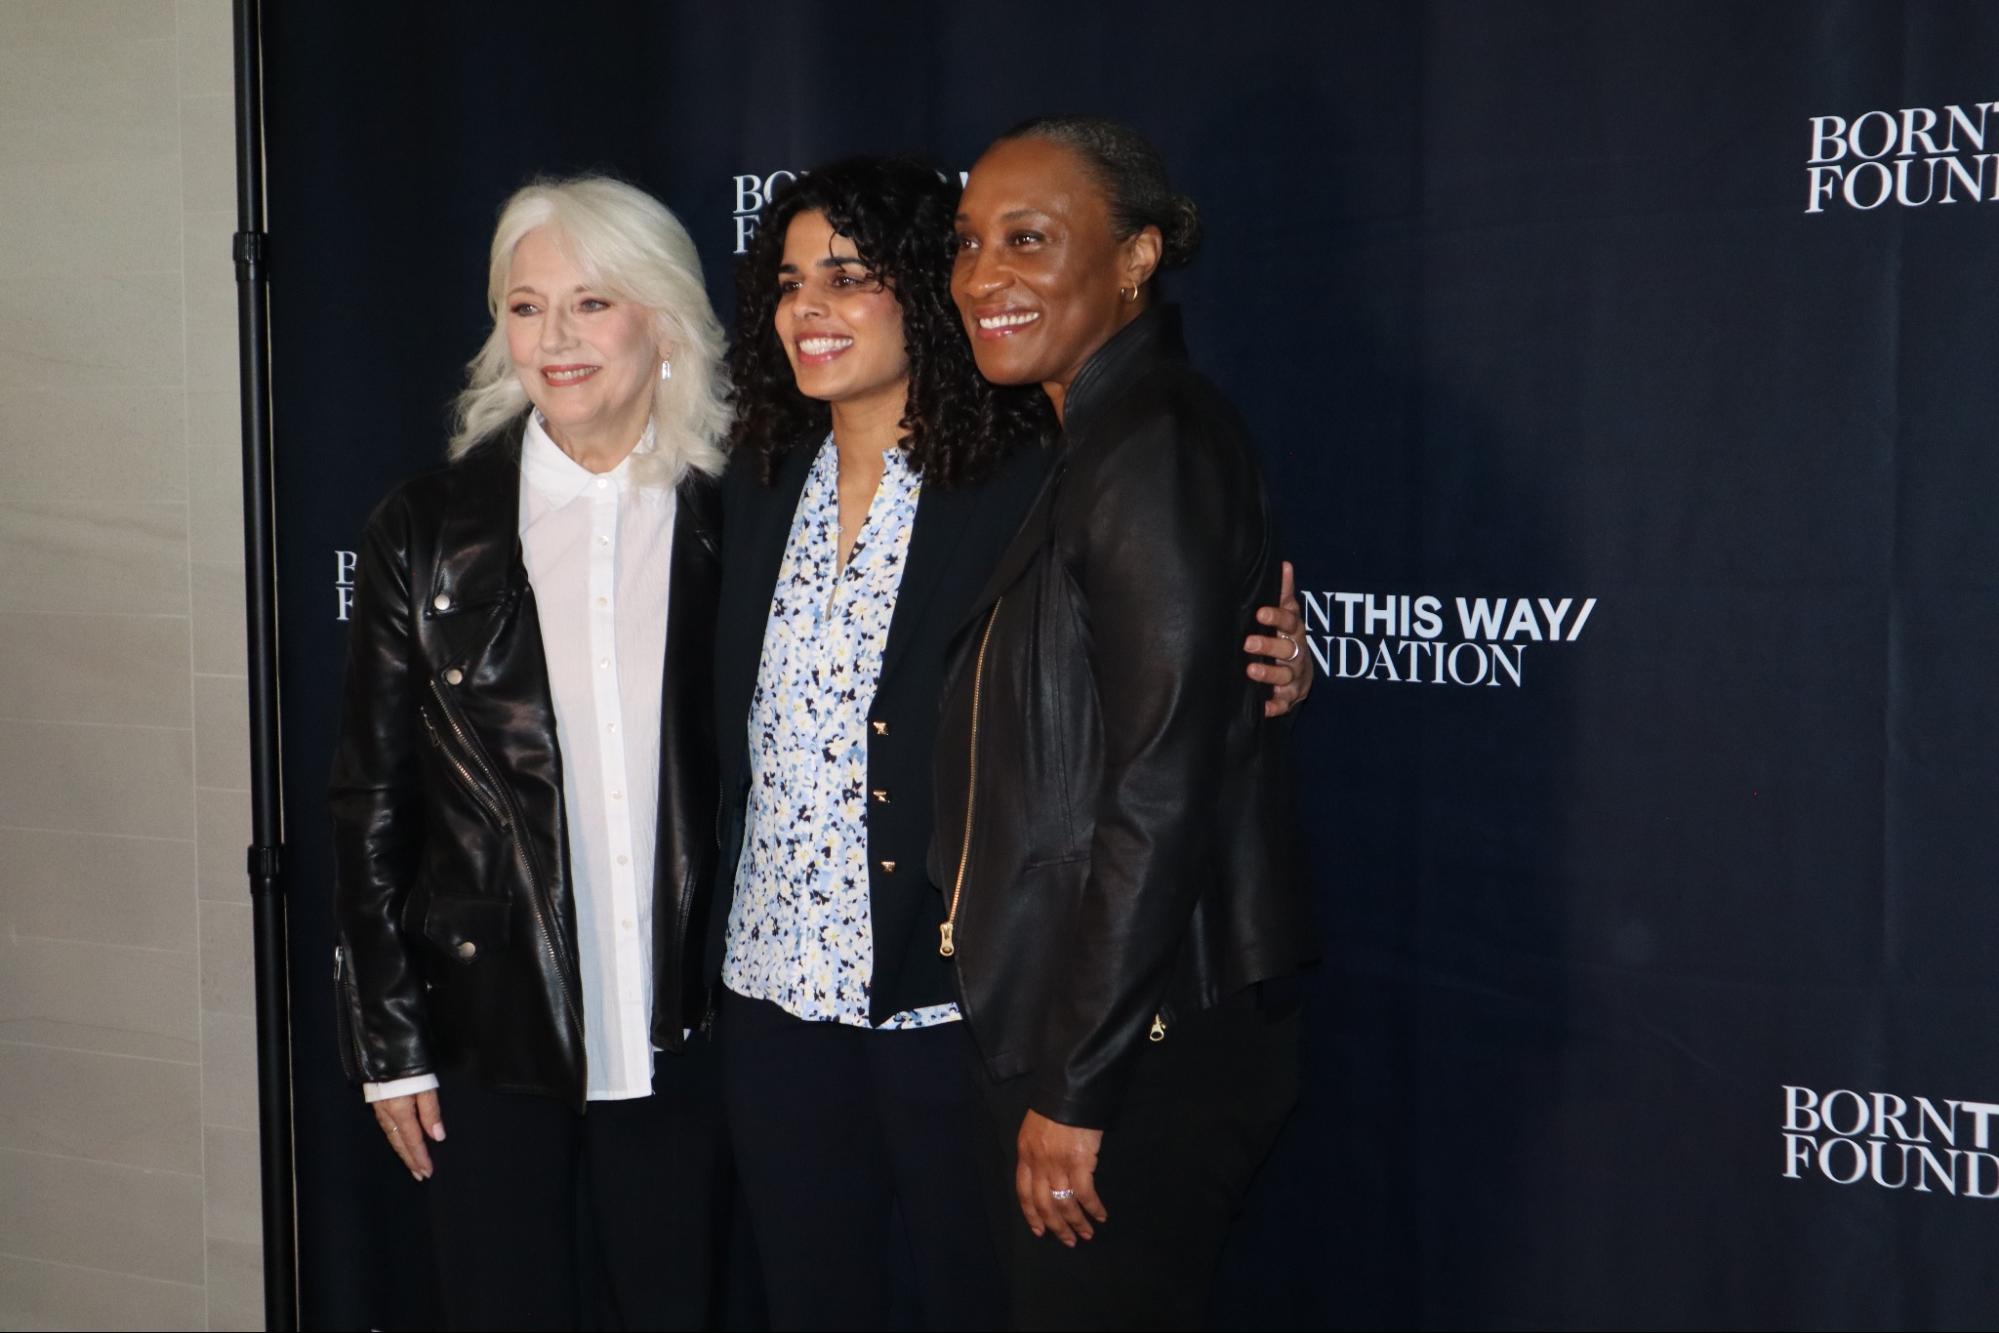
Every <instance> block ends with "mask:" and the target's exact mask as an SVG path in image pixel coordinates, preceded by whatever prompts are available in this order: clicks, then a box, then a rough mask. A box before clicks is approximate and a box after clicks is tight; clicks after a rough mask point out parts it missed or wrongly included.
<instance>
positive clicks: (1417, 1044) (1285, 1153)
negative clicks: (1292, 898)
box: [265, 0, 1999, 1327]
mask: <svg viewBox="0 0 1999 1333" xmlns="http://www.w3.org/2000/svg"><path fill="white" fill-rule="evenodd" d="M265 8H266V22H267V40H268V43H269V50H268V61H269V79H268V83H267V85H266V91H267V99H268V105H269V117H270V189H271V198H270V206H271V207H270V212H271V229H272V233H273V239H272V254H273V255H274V260H273V270H272V271H273V274H274V283H275V285H274V291H273V297H272V300H273V306H274V327H275V336H274V343H275V365H276V378H277V384H276V403H277V410H276V422H277V431H278V479H279V493H280V501H279V518H280V544H281V553H282V571H281V573H282V584H281V586H282V595H283V605H282V611H283V662H284V681H283V686H284V709H285V729H284V742H285V756H284V757H285V780H286V815H287V834H286V837H287V842H288V844H289V856H288V860H287V869H288V876H287V878H288V883H289V886H290V891H291V894H292V903H293V906H292V918H291V919H292V926H293V933H294V947H295V953H294V958H293V973H292V975H293V988H294V996H293V1002H294V1006H295V1021H296V1048H295V1049H296V1061H297V1069H296V1084H297V1088H298V1094H299V1100H298V1144H299V1154H300V1156H299V1198H300V1212H301V1222H302V1231H303V1246H304V1254H303V1260H304V1264H303V1267H304V1287H305V1289H304V1299H305V1309H306V1312H307V1317H308V1320H309V1322H310V1323H312V1324H314V1325H340V1326H348V1327H359V1326H366V1325H368V1324H375V1325H377V1326H381V1325H384V1324H387V1325H397V1324H403V1325H407V1324H409V1323H413V1322H417V1321H419V1320H420V1319H422V1318H423V1317H424V1316H425V1314H426V1310H425V1308H424V1306H423V1304H422V1300H421V1291H422V1278H421V1270H422V1254H421V1249H422V1247H421V1227H420V1225H419V1222H420V1218H421V1212H422V1209H421V1196H420V1194H419V1193H418V1189H419V1187H418V1186H416V1185H414V1184H412V1183H411V1182H410V1181H409V1179H408V1177H407V1175H406V1174H403V1173H401V1172H400V1171H399V1170H398V1169H397V1168H396V1167H395V1165H394V1163H393V1161H392V1159H391V1157H390V1155H389V1153H388V1151H387V1150H386V1148H385V1147H384V1146H383V1145H382V1144H381V1142H380V1141H379V1138H378V1135H377V1131H376V1130H375V1129H374V1127H373V1124H372V1120H371V1119H370V1117H368V1116H367V1115H366V1114H365V1113H364V1112H363V1111H362V1109H361V1107H360V1104H359V1099H358V1096H357V1095H356V1094H354V1093H352V1092H350V1091H348V1090H347V1089H345V1088H344V1087H343V1086H342V1084H341V1082H340V1076H339V1072H338V1063H337V1060H336V1058H335V1052H334V1046H333V1038H332V1019H331V1010H330V1002H329V1000H330V988H329V985H328V974H329V971H330V962H329V960H330V958H331V941H330V929H329V921H328V908H327V900H328V892H329V890H328V853H327V846H328V836H327V821H326V816H325V807H324V791H325V774H326V771H327V767H328V758H329V754H330V744H331V737H332V735H333V730H334V726H335V686H336V680H337V675H338V670H339V663H340V658H341V647H342V634H343V629H344V626H343V618H344V616H345V615H346V612H347V608H348V604H349V598H350V596H351V593H352V588H351V579H352V573H353V556H352V554H351V553H352V550H353V548H354V546H355V543H356V535H357V531H358V529H359V526H360V523H361V520H362V518H363V517H364V515H365V514H366V513H367V511H368V509H369V507H370V506H371V505H372V503H373V502H374V500H375V499H376V498H377V497H378V496H379V495H380V494H381V493H382V492H383V491H384V490H385V489H386V488H387V487H388V486H389V485H390V484H391V483H392V482H394V481H395V480H396V479H398V478H400V477H402V476H405V475H407V474H409V473H411V472H413V471H416V470H418V469H420V468H423V467H426V466H429V465H431V464H433V463H434V461H435V460H437V459H438V458H439V456H440V454H441V450H442V448H443V441H444V438H445V434H446V426H445V421H446V416H445V410H446V403H447V400H448V399H449V398H450V396H451V394H452V392H453V391H454V389H455V387H456V386H457V385H458V383H459V380H460V375H461V367H462V365H463V363H464V361H465V360H466V359H467V358H468V357H469V356H470V355H471V354H472V352H473V350H474V349H475V348H476V346H477V345H478V343H479V340H480V338H481V336H482V331H483V321H484V310H483V299H484V293H483V284H484V265H485V252H486V242H487V236H488V233H489V228H490V226H491V223H492V220H493V217H494V211H495V209H496V207H497V206H498V204H499V202H500V201H501V199H502V198H503V197H504V196H505V195H506V194H507V193H508V192H509V191H510V190H511V189H512V188H513V187H514V186H516V185H518V184H519V183H520V182H521V181H522V180H523V179H524V178H526V177H527V176H529V175H532V174H535V173H542V172H568V171H576V170H583V169H608V170H612V171H615V172H618V173H620V174H622V175H624V176H626V177H628V178H630V179H632V180H634V181H636V182H638V183H639V184H641V185H643V186H645V187H646V188H648V189H650V190H652V191H654V192H656V193H657V194H658V195H659V196H660V197H662V198H663V199H665V200H666V201H667V202H668V203H669V204H670V205H671V206H672V207H673V208H674V209H675V210H676V211H677V212H678V213H679V214H680V216H681V217H682V218H683V219H684V220H685V221H686V222H687V224H688V226H689V227H690V228H691V230H692V231H693V233H694V235H695V237H696V238H697V240H698V241H699V242H700V244H701V247H702V250H703V258H704V260H705V262H706V264H707V268H708V275H709V279H710V283H711V287H712V290H713V292H714V294H715V297H716V300H717V302H718V305H719V306H720V307H721V308H722V309H724V310H725V311H726V310H728V309H730V308H732V307H731V299H730V291H731V284H732V268H733V258H734V256H735V255H736V254H737V253H738V252H739V251H740V250H741V248H742V245H743V242H744V240H745V238H746V237H747V236H748V235H749V234H750V232H751V229H752V228H754V227H755V225H756V213H757V210H758V208H759V206H760V205H761V204H762V202H763V200H764V199H766V198H767V197H769V195H770V194H771V193H772V192H773V191H774V190H782V188H783V187H784V183H785V182H786V181H788V180H789V179H791V178H792V177H793V175H794V174H795V173H798V172H802V171H805V170H807V169H809V168H810V167H811V166H812V165H813V164H814V163H815V162H819V161H824V160H827V159H830V158H832V157H835V156H839V155H842V154H847V153H852V152H856V151H863V150H905V151H915V152H919V153H922V154H925V155H927V156H929V157H931V158H932V159H934V160H935V161H936V162H938V163H939V164H940V165H941V166H943V167H944V168H946V169H951V170H959V169H963V168H966V167H969V166H970V164H971V162H972V160H973V159H974V158H975V157H976V155H977V154H978V152H979V150H980V148H981V147H982V146H983V145H984V144H985V143H986V142H987V141H988V139H989V138H990V137H991V136H992V135H993V134H994V133H996V132H997V131H999V130H1001V129H1003V128H1004V127H1006V126H1007V125H1009V124H1011V123H1013V122H1015V121H1017V120H1019V119H1021V118H1024V117H1026V116H1029V115H1032V114H1037V113H1045V112H1063V111H1088V112H1096V113H1102V114H1107V115H1111V116H1116V117H1120V118H1123V119H1126V120H1129V121H1130V122H1132V123H1134V124H1136V125H1138V126H1140V127H1142V128H1143V129H1144V130H1145V131H1146V132H1147V133H1149V134H1150V135H1151V136H1153V137H1154V138H1155V140H1156V141H1157V142H1158V143H1159V145H1160V146H1161V147H1162V149H1163V150H1164V152H1165V155H1166V157H1167V159H1168V161H1169V163H1170V164H1171V166H1172V168H1173V170H1174V172H1175V174H1176V177H1177V183H1178V184H1179V185H1180V187H1181V188H1183V189H1184V190H1186V191H1187V192H1189V193H1190V194H1192V195H1193V196H1194V197H1195V198H1196V199H1197V200H1198V201H1199V203H1200V205H1201V207H1202V209H1203V210H1204V212H1205V216H1206V219H1207V223H1208V241H1207V244H1206V247H1205V249H1204V251H1203V253H1202V254H1201V256H1200V257H1199V259H1198V260H1197V262H1196V263H1195V265H1194V266H1193V267H1192V268H1191V269H1189V270H1187V271H1185V272H1184V273H1181V274H1175V275H1173V278H1172V281H1171V285H1170V286H1171V295H1172V296H1173V297H1175V298H1176V299H1177V300H1179V301H1180V302H1181V303H1183V305H1184V307H1185V310H1186V318H1187V326H1188V330H1189V334H1190V338H1191V342H1192V345H1193V348H1194V352H1195V355H1196V357H1197V359H1198V360H1199V362H1200V363H1201V364H1202V365H1203V366H1204V367H1205V368H1206V369H1207V370H1208V371H1209V372H1210V373H1211V374H1212V375H1213V376H1214V377H1215V378H1216V379H1217V380H1218V381H1220V383H1221V384H1222V385H1223V386H1224V387H1225V388H1226V389H1227V390H1228V391H1229V392H1230V393H1231V394H1232V395H1233V397H1234V398H1235V400H1236V401H1237V402H1238V403H1239V404H1240V405H1241V406H1242V409H1243V411H1244V412H1245V413H1246V415H1247V416H1248V419H1249V421H1250V422H1251V423H1252V425H1253V426H1254V428H1255V431H1256V434H1257V437H1258V440H1259V442H1260V444H1261V447H1262V449H1263V453H1264V459H1265V462H1266V465H1267V467H1268V471H1269V479H1270V484H1271V486H1272V488H1273V489H1274V490H1275V492H1276V493H1277V494H1278V495H1279V497H1280V499H1281V504H1282V508H1283V513H1284V517H1285V520H1286V523H1287V525H1288V531H1289V538H1288V541H1289V552H1290V555H1291V556H1292V558H1293V559H1294V560H1295V561H1296V562H1297V565H1298V568H1299V570H1300V571H1301V581H1302V585H1303V588H1304V599H1305V605H1306V612H1307V616H1308V619H1309V621H1310V627H1311V650H1312V652H1313V654H1314V655H1315V657H1316V658H1317V661H1318V664H1319V668H1320V671H1321V680H1320V683H1319V687H1318V689H1317V691H1316V693H1315V695H1314V697H1313V699H1312V701H1311V703H1310V705H1309V706H1308V708H1307V710H1306V711H1305V713H1304V715H1303V716H1302V717H1301V718H1300V719H1299V721H1298V723H1297V725H1296V739H1297V742H1298V745H1297V750H1298V757H1299V782H1300V784H1301V788H1302V792H1303V796H1304V807H1305V809H1306V811H1307V812H1308V813H1307V817H1306V830H1305V832H1306V835H1307V837H1308V838H1309V841H1310V847H1311V852H1312V864H1313V866H1314V868H1315V874H1316V885H1317V889H1316V891H1317V896H1318V902H1319V907H1320V912H1319V918H1320V923H1321V929H1322V931H1323V935H1324V940H1325V945H1326V960H1325V963H1324V965H1323V967H1322V968H1321V969H1320V971H1319V972H1318V974H1317V975H1316V976H1315V977H1314V979H1313V990H1312V1001H1311V1011H1310V1029H1309V1052H1308V1054H1309V1077H1308V1086H1307V1093H1306V1097H1305V1100H1304V1103H1303V1105H1302V1106H1301V1107H1300V1109H1299V1112H1298V1115H1297V1116H1296V1118H1295V1120H1294V1122H1293V1123H1292V1125H1291V1127H1290V1129H1289V1131H1288V1132H1287V1135H1286V1137H1285V1139H1284V1141H1283V1143H1282V1144H1281V1146H1280V1148H1279V1150H1278V1152H1277V1154H1276V1156H1275V1158H1274V1159H1273V1160H1272V1162H1271V1163H1270V1165H1269V1168H1268V1170H1267V1171H1266V1173H1265V1176H1264V1178H1263V1180H1262V1182H1261V1183H1260V1185H1259V1187H1258V1190H1257V1192H1256V1194H1255V1196H1254V1197H1253V1198H1252V1199H1251V1201H1250V1204H1249V1206H1248V1208H1247V1210H1246V1212H1245V1215H1244V1216H1243V1218H1242V1220H1241V1222H1240V1224H1239V1226H1238V1229H1237V1233H1236V1237H1235V1240H1234V1242H1233V1245H1232V1249H1231V1254H1230V1258H1229V1262H1228V1265H1227V1270H1226V1272H1225V1273H1224V1275H1223V1282H1222V1289H1221V1295H1220V1297H1219V1304H1218V1308H1217V1310H1216V1312H1215V1314H1216V1318H1217V1320H1218V1321H1220V1322H1223V1323H1227V1324H1232V1325H1239V1324H1299V1325H1308V1324H1309V1325H1320V1326H1323V1325H1326V1324H1333V1325H1353V1326H1367V1325H1376V1324H1382V1323H1388V1324H1403V1325H1406V1324H1423V1325H1431V1326H1452V1325H1465V1324H1470V1325H1484V1326H1490V1325H1546V1326H1562V1327H1595V1326H1602V1325H1621V1326H1660V1327H1666V1326H1717V1325H1727V1326H1739V1325H1744V1324H1760V1325H1843V1326H1877V1327H1888V1326H1906V1325H1978V1324H1988V1323H1990V1322H1992V1321H1993V1319H1994V1318H1995V1316H1999V1263H1994V1262H1993V1255H1994V1254H1995V1253H1999V1025H1995V1022H1994V1014H1995V999H1999V987H1995V983H1994V970H1995V967H1999V891H1995V890H1999V759H1995V751H1999V682H1995V674H1999V603H1995V592H1999V522H1995V521H1994V517H1995V516H1994V509H1995V504H1999V449H1995V445H1999V439H1995V424H1994V423H1995V422H1996V421H1999V372H1995V369H1994V349H1995V347H1999V339H1995V336H1994V332H1993V329H1994V316H1995V314H1999V264H1995V260H1994V254H1995V250H1994V246H1995V242H1999V101H1995V100H1994V99H1999V74H1995V70H1996V69H1999V10H1995V8H1994V7H1993V6H1991V5H1988V4H1977V3H1966V4H1953V3H1908V4H1906V5H1904V4H1896V3H1883V2H1881V0H1847V2H1844V3H1832V2H1828V0H1808V2H1805V3H1778V2H1776V0H1762V2H1761V3H1757V4H1753V5H1742V4H1688V3H1677V2H1670V0H1658V2H1656V3H1639V2H1637V0H1569V2H1565V3H1538V4H1526V3H1520V4H1471V3H1441V2H1439V3H1393V4H1318V3H1293V4H1275V3H1271V4H1235V5H1224V4H1214V3H1154V4H1149V5H1143V6H1101V7H1100V6H1095V5H1087V4H1070V5H1062V6H1056V7H1053V8H1049V7H1035V6H1024V7H1023V6H1007V5H998V6H995V5H989V4H980V5H973V4H939V5H904V4H871V3H863V2H862V0H850V2H849V3H847V4H844V5H817V4H804V3H797V4H792V3H778V2H776V0H768V2H763V3H750V2H745V0H739V2H738V3H732V4H692V3H689V4H666V3H660V4H648V5H639V4H632V5H620V4H608V3H605V4H575V5H570V6H567V7H561V8H554V9H552V8H550V7H548V6H546V5H543V4H539V3H528V2H527V0H482V2H481V3H479V4H476V5H473V4H462V5H404V4H386V3H379V2H378V0H368V2H367V3H361V2H360V0H349V2H348V3H343V4H339V5H267V6H266V7H265Z"/></svg>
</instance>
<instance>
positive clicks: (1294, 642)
mask: <svg viewBox="0 0 1999 1333" xmlns="http://www.w3.org/2000/svg"><path fill="white" fill-rule="evenodd" d="M1278 637H1279V638H1281V639H1283V640H1284V642H1286V643H1288V644H1290V645H1291V656H1289V657H1287V658H1285V659H1284V664H1285V665H1286V666H1289V665H1290V664H1291V663H1293V662H1295V661H1297V660H1298V659H1299V658H1301V657H1303V656H1304V655H1305V644H1304V642H1303V640H1300V639H1294V638H1292V637H1291V636H1290V635H1289V634H1280V635H1279V636H1278Z"/></svg>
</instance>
